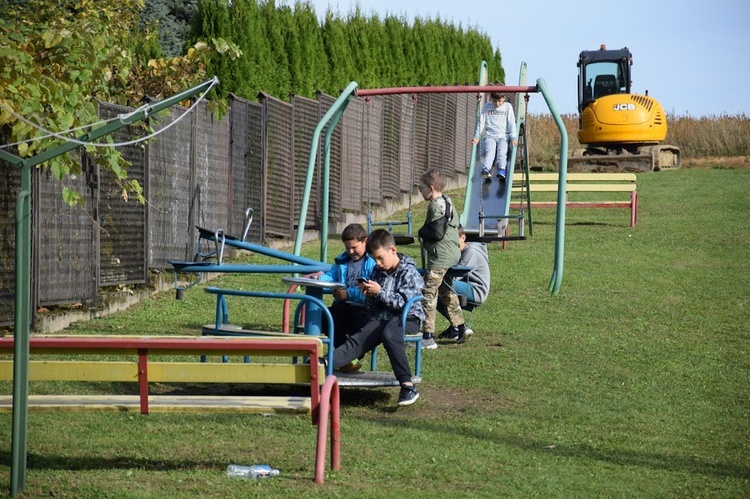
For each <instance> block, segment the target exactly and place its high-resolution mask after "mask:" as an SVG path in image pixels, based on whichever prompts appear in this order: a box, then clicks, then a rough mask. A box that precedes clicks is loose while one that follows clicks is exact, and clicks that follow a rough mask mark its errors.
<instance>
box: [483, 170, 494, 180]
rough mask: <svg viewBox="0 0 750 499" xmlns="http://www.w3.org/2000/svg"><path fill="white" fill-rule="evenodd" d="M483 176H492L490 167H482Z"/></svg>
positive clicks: (486, 177)
mask: <svg viewBox="0 0 750 499" xmlns="http://www.w3.org/2000/svg"><path fill="white" fill-rule="evenodd" d="M481 176H482V178H484V179H488V178H492V173H490V171H489V170H488V169H486V168H482V173H481Z"/></svg>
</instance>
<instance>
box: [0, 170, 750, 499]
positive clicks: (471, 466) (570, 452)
mask: <svg viewBox="0 0 750 499" xmlns="http://www.w3.org/2000/svg"><path fill="white" fill-rule="evenodd" d="M749 187H750V169H699V168H695V169H693V168H691V169H682V170H676V171H665V172H657V173H649V174H639V175H638V192H639V197H640V200H639V217H638V223H637V225H636V226H635V227H634V228H631V227H629V226H628V215H627V214H626V210H616V209H601V210H569V211H568V225H567V228H566V234H565V261H564V277H563V281H562V286H561V289H560V294H559V296H551V295H550V294H549V292H548V290H547V285H548V282H549V278H550V274H551V271H552V264H553V249H554V227H555V225H554V210H538V211H537V212H535V213H534V220H535V223H534V227H533V229H534V235H533V237H531V238H529V239H528V240H526V241H522V242H512V243H510V244H509V246H508V248H507V249H506V250H505V251H503V250H501V248H500V245H499V244H493V245H491V248H490V260H491V267H492V287H493V292H492V296H491V297H490V299H489V301H488V302H487V303H486V304H485V305H483V306H482V307H481V308H479V309H477V310H476V311H475V312H474V315H473V317H472V322H471V325H472V328H473V329H474V331H475V334H474V336H473V337H472V338H471V340H470V341H469V342H468V343H466V344H464V345H441V346H440V348H438V349H437V350H435V351H427V352H425V355H424V364H423V379H424V381H423V383H422V385H421V386H420V394H421V397H420V399H419V400H418V401H417V402H416V403H415V404H414V405H412V406H409V407H404V408H398V409H397V408H396V406H395V402H396V397H397V390H396V389H393V388H388V389H369V390H364V389H345V390H344V391H343V392H342V404H343V408H342V411H343V413H342V471H340V472H330V471H328V473H327V477H326V482H325V484H324V485H322V486H317V485H315V484H314V483H313V482H312V480H311V478H310V477H311V476H312V470H313V465H312V459H313V452H312V449H313V447H314V438H315V437H314V431H312V429H311V428H310V419H309V416H286V415H285V416H272V417H263V416H252V415H240V414H153V415H151V416H140V415H135V414H126V413H122V414H119V413H59V414H49V413H47V414H37V413H32V414H31V416H30V422H29V433H28V435H29V446H28V478H27V487H26V494H27V496H29V497H37V496H42V495H54V496H70V497H153V496H165V497H180V496H182V497H184V496H192V495H200V496H217V497H220V496H221V497H227V496H228V497H247V496H290V495H294V496H306V497H307V496H319V497H352V496H357V497H404V496H418V497H528V496H543V497H591V496H596V497H634V496H639V497H674V496H679V497H746V496H747V494H748V491H750V439H749V438H748V435H750V402H748V401H749V400H750V388H749V387H750V355H748V354H749V353H750V352H749V351H748V350H749V346H748V336H749V334H750V329H749V328H748V326H747V324H748V323H750V272H749V271H748V261H750V231H748V230H747V220H748V217H750V196H748V188H749ZM451 194H452V195H453V196H454V201H456V202H457V205H458V206H461V204H460V201H461V200H460V195H459V194H458V193H451ZM414 217H415V220H416V221H417V226H418V225H419V224H420V222H421V220H422V219H423V217H424V204H423V203H422V204H420V205H418V206H417V207H416V208H415V210H414ZM318 247H319V246H318V244H307V245H306V246H305V253H306V255H307V256H313V257H314V256H317V254H318ZM340 249H341V245H340V243H338V242H337V241H335V240H333V241H332V242H331V244H330V246H329V259H330V257H332V256H333V255H334V254H335V253H338V252H339V251H340ZM403 250H404V251H405V252H407V253H410V254H413V255H414V256H415V257H416V256H417V255H418V250H417V248H412V247H404V248H403ZM246 258H247V260H248V261H252V262H256V261H258V262H263V263H269V262H268V261H267V260H263V259H261V258H259V257H258V256H248V257H246ZM211 285H220V286H222V287H237V288H243V289H266V290H278V291H280V290H284V289H285V286H284V285H283V284H282V283H281V281H280V278H279V276H278V275H276V276H274V275H271V276H259V275H253V276H237V275H231V276H229V275H228V276H224V277H222V278H220V279H219V280H218V281H213V282H212V283H211ZM213 313H214V312H213V301H212V297H211V296H209V295H208V294H207V293H203V292H202V291H201V290H200V289H195V288H194V289H192V290H190V291H189V292H187V293H186V294H185V300H184V301H175V300H174V295H173V293H161V294H158V295H156V297H155V298H153V299H150V300H146V301H144V302H142V303H139V304H138V305H136V306H134V307H132V308H131V309H130V310H128V311H125V312H121V313H118V314H115V315H113V316H110V317H107V318H103V319H96V320H92V321H88V322H82V323H77V324H75V325H74V326H73V327H71V328H69V329H68V330H66V331H64V332H65V333H80V334H149V335H151V334H195V333H196V332H197V331H199V329H200V326H201V325H202V324H205V323H209V322H211V320H212V318H213ZM230 313H232V319H233V322H235V321H236V322H242V323H244V324H248V325H251V326H253V327H272V328H278V327H279V326H280V324H281V307H280V305H279V306H276V304H274V306H273V307H272V308H270V307H269V306H268V304H267V303H263V302H260V301H257V302H253V301H251V300H245V302H242V303H239V302H236V304H235V303H232V302H230ZM441 326H442V327H441ZM444 327H445V323H444V322H440V323H439V325H438V330H442V328H444ZM385 357H386V356H385V355H381V356H380V362H381V365H382V367H383V368H385V369H387V368H388V366H387V360H385ZM210 388H211V389H214V390H218V391H225V392H228V393H246V392H250V391H257V390H259V389H258V388H257V387H255V388H243V387H236V386H235V387H225V386H218V387H210ZM0 389H1V390H2V392H3V393H9V392H10V384H9V383H3V384H2V385H0ZM133 389H134V387H133V386H121V385H108V386H104V387H102V386H101V385H93V384H90V385H85V384H83V385H82V384H76V385H73V384H71V383H44V384H41V383H37V384H32V389H31V391H32V393H66V392H67V393H79V392H80V391H82V390H86V391H87V392H89V393H112V392H115V393H130V391H131V390H133ZM161 389H163V390H165V391H168V390H170V389H171V387H169V386H164V387H161ZM0 431H1V432H2V451H0V452H1V454H0V455H1V456H2V459H1V460H0V469H1V471H0V490H2V491H7V490H8V485H9V466H10V435H11V418H10V415H9V414H2V415H0ZM230 463H238V464H254V463H268V464H270V465H272V466H274V467H276V468H279V469H280V470H281V474H280V476H278V477H275V478H273V479H270V480H265V481H261V482H247V481H242V480H231V479H228V478H227V477H226V475H225V468H226V465H228V464H230Z"/></svg>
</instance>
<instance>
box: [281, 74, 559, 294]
mask: <svg viewBox="0 0 750 499" xmlns="http://www.w3.org/2000/svg"><path fill="white" fill-rule="evenodd" d="M519 79H520V80H521V82H522V83H525V81H526V63H525V62H523V63H522V64H521V71H520V75H519ZM486 81H487V63H486V62H485V61H482V65H481V67H480V70H479V83H480V85H479V86H477V87H461V88H460V90H457V88H458V87H429V88H425V87H401V88H391V89H378V90H373V89H370V90H360V91H359V94H360V95H384V94H386V93H416V92H422V93H427V92H428V91H429V92H431V93H438V92H445V93H447V92H456V91H463V92H477V91H479V92H490V91H495V90H502V88H501V87H502V86H500V87H498V86H497V85H495V86H492V85H487V84H486ZM523 86H525V85H523ZM485 87H486V88H485ZM520 87H521V86H520V85H519V88H520ZM529 88H531V87H529ZM514 91H517V90H514ZM526 91H528V90H526ZM536 91H537V92H539V93H541V94H542V96H543V97H544V100H545V102H546V103H547V106H548V107H549V110H550V112H551V113H552V116H553V117H554V120H555V123H556V124H557V127H558V130H559V131H560V162H559V164H558V170H559V172H560V178H559V181H558V182H559V184H558V190H557V193H558V194H557V204H558V209H557V220H556V224H555V258H554V265H553V271H552V276H551V278H550V283H549V291H550V292H551V293H552V294H553V295H557V294H558V293H559V291H560V286H561V284H562V276H563V253H564V242H565V188H564V186H565V183H566V181H567V171H568V134H567V131H566V129H565V125H564V124H563V121H562V117H561V116H560V113H559V112H558V111H557V108H556V106H555V104H554V102H553V101H552V97H551V95H550V92H549V90H548V88H547V84H546V83H545V81H544V79H542V78H539V79H537V85H536ZM356 95H358V93H357V83H356V82H351V83H349V85H347V87H346V88H345V89H344V91H343V92H341V94H340V95H339V97H338V98H337V99H336V101H335V102H334V103H333V105H332V106H331V107H330V109H328V111H327V112H326V114H325V115H323V117H322V118H321V120H320V122H319V123H318V125H317V127H316V128H315V132H314V133H313V137H312V144H311V146H310V158H309V160H308V164H307V177H306V180H305V190H304V195H303V198H302V207H301V212H300V218H299V223H298V225H297V236H296V238H295V243H294V254H295V255H297V256H299V255H300V252H301V250H302V242H303V239H304V231H305V222H306V220H307V208H308V206H309V204H310V194H311V189H312V181H313V176H314V173H315V160H316V158H317V152H318V145H319V143H320V134H321V132H322V130H323V128H324V127H325V126H326V125H328V129H327V130H326V137H325V142H324V145H323V172H322V173H323V181H322V185H321V189H322V194H321V201H322V203H321V204H322V214H321V217H322V219H321V223H320V261H323V262H325V261H326V258H327V252H328V213H329V206H328V205H329V194H330V154H331V136H332V135H333V131H334V129H335V127H336V125H337V124H338V122H339V120H340V118H341V115H343V114H344V111H345V110H346V108H347V106H348V105H349V102H350V101H351V99H352V98H353V97H355V96H356ZM522 107H523V112H522V113H519V117H518V118H517V119H518V120H524V121H525V119H526V112H525V111H526V110H525V102H524V103H523V106H522ZM478 113H479V109H478V110H477V119H478ZM522 122H523V121H519V123H522ZM515 154H516V151H515V148H514V150H513V152H512V153H511V165H513V164H514V163H515ZM475 160H476V146H472V151H471V159H470V163H469V178H471V174H472V173H473V168H474V162H475ZM524 163H525V164H526V165H527V168H528V157H527V156H525V157H524ZM511 170H512V169H511ZM508 181H509V182H512V177H509V179H508ZM469 195H470V193H469V190H468V189H467V196H466V199H465V200H464V210H463V213H462V215H461V218H460V220H461V223H464V222H465V221H466V216H467V215H466V213H467V210H468V206H469V205H468V203H469ZM506 202H507V203H510V198H508V200H507V201H506ZM506 212H507V209H506Z"/></svg>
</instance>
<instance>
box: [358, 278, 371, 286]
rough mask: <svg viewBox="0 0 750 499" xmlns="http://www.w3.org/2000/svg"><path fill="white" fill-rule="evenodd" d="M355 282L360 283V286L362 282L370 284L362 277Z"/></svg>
mask: <svg viewBox="0 0 750 499" xmlns="http://www.w3.org/2000/svg"><path fill="white" fill-rule="evenodd" d="M357 282H358V283H360V284H362V283H364V282H370V281H368V280H367V279H365V278H364V277H357Z"/></svg>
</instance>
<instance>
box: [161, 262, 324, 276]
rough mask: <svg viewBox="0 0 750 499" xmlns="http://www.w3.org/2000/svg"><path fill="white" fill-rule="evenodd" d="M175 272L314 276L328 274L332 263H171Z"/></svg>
mask: <svg viewBox="0 0 750 499" xmlns="http://www.w3.org/2000/svg"><path fill="white" fill-rule="evenodd" d="M169 264H170V265H172V267H173V268H174V271H175V272H186V273H187V272H223V273H227V274H298V273H299V274H312V273H313V272H327V271H328V270H330V268H331V264H330V263H320V262H317V263H316V264H314V265H254V264H229V265H218V264H211V265H201V264H196V263H195V262H175V261H170V262H169Z"/></svg>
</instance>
